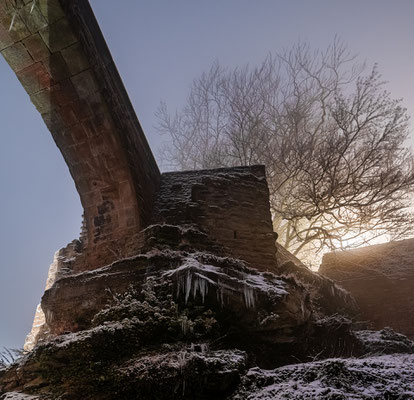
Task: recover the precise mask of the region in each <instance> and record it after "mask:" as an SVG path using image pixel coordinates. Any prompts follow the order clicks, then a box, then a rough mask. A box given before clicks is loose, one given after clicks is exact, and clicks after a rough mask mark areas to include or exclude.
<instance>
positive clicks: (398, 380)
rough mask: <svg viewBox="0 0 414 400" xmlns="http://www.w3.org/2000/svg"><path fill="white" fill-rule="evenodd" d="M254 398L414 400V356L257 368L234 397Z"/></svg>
mask: <svg viewBox="0 0 414 400" xmlns="http://www.w3.org/2000/svg"><path fill="white" fill-rule="evenodd" d="M253 399H254V400H275V399H290V400H305V399H306V400H313V399H315V400H316V399H318V400H319V399H321V400H323V399H330V400H333V399H335V400H368V399H376V400H408V399H414V355H412V354H394V355H383V356H377V357H367V358H361V359H355V358H350V359H328V360H324V361H317V362H309V363H305V364H296V365H289V366H285V367H281V368H278V369H275V370H261V369H259V368H253V369H251V370H249V371H248V373H247V375H246V376H245V378H243V384H242V389H240V390H239V391H238V392H237V394H236V395H234V396H233V397H232V400H253Z"/></svg>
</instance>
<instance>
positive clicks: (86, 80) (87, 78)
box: [71, 70, 99, 99]
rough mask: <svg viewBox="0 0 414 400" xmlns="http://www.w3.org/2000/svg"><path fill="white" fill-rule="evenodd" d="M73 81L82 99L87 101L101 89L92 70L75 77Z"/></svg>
mask: <svg viewBox="0 0 414 400" xmlns="http://www.w3.org/2000/svg"><path fill="white" fill-rule="evenodd" d="M71 81H72V83H73V85H74V86H75V89H76V91H77V93H78V96H79V97H80V98H81V99H87V98H88V96H89V95H90V94H91V93H94V92H96V91H98V89H99V88H98V85H97V83H96V81H95V78H94V76H93V74H92V71H91V70H86V71H83V72H81V73H80V74H78V75H75V76H73V77H72V78H71Z"/></svg>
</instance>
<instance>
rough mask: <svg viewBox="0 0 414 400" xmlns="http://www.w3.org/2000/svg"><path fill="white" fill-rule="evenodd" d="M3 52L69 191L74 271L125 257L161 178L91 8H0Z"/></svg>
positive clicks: (50, 2) (14, 1) (81, 4)
mask: <svg viewBox="0 0 414 400" xmlns="http://www.w3.org/2000/svg"><path fill="white" fill-rule="evenodd" d="M0 51H1V53H2V55H3V56H4V58H5V59H6V61H7V62H8V64H9V65H10V67H11V68H12V69H13V71H14V72H15V73H16V76H17V78H18V79H19V81H20V82H21V84H22V85H23V87H24V89H25V90H26V92H27V93H28V95H29V96H30V99H31V101H32V103H33V104H34V106H35V107H36V108H37V110H38V111H39V113H40V114H41V115H42V118H43V120H44V122H45V123H46V125H47V127H48V129H49V131H50V132H51V134H52V136H53V138H54V140H55V142H56V144H57V146H58V148H59V149H60V151H61V153H62V155H63V157H64V159H65V161H66V163H67V165H68V168H69V171H70V173H71V175H72V177H73V180H74V182H75V185H76V188H77V191H78V193H79V196H80V199H81V203H82V206H83V208H84V226H83V230H82V235H81V244H82V246H83V250H82V254H83V255H85V256H86V260H85V259H84V260H83V262H82V267H80V268H81V269H93V268H96V267H99V266H102V265H104V264H106V263H108V262H111V261H113V260H115V259H117V258H119V256H120V255H122V256H127V255H130V254H131V253H133V252H134V251H135V250H136V248H135V247H134V246H135V245H134V243H135V242H136V235H137V234H138V232H139V231H140V230H141V229H142V228H144V227H145V226H146V225H148V224H149V222H150V219H151V215H152V207H153V203H154V198H155V193H156V190H157V188H158V186H159V182H160V172H159V170H158V167H157V164H156V162H155V160H154V157H153V155H152V152H151V150H150V148H149V145H148V143H147V141H146V138H145V135H144V133H143V131H142V128H141V126H140V124H139V122H138V119H137V117H136V114H135V112H134V110H133V107H132V105H131V102H130V100H129V98H128V95H127V92H126V90H125V88H124V86H123V84H122V80H121V78H120V76H119V74H118V71H117V69H116V67H115V64H114V62H113V60H112V57H111V54H110V52H109V50H108V47H107V46H106V43H105V40H104V38H103V35H102V33H101V31H100V29H99V26H98V23H97V21H96V19H95V17H94V15H93V12H92V10H91V8H90V5H89V3H88V1H87V0H0Z"/></svg>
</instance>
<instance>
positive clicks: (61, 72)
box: [43, 52, 70, 82]
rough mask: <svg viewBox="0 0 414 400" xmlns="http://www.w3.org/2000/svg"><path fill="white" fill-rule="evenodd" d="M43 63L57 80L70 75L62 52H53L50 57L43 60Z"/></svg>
mask: <svg viewBox="0 0 414 400" xmlns="http://www.w3.org/2000/svg"><path fill="white" fill-rule="evenodd" d="M43 63H44V65H45V67H46V68H47V69H48V71H49V73H50V75H51V76H52V78H53V79H54V80H55V81H56V82H60V81H62V80H65V79H68V78H69V77H70V72H69V69H68V67H67V65H66V62H65V60H64V59H63V57H62V54H61V53H60V52H57V53H54V54H51V55H50V57H48V58H46V59H45V60H43Z"/></svg>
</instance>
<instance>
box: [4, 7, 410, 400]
mask: <svg viewBox="0 0 414 400" xmlns="http://www.w3.org/2000/svg"><path fill="white" fill-rule="evenodd" d="M0 52H1V53H2V55H3V56H4V58H5V59H6V61H7V62H8V63H9V65H10V67H11V68H12V69H13V71H14V72H15V73H16V76H17V78H18V79H19V81H20V82H21V84H22V85H23V87H24V89H25V90H26V91H27V93H28V95H29V96H30V99H31V101H32V103H33V104H34V106H35V107H36V108H37V110H38V111H39V112H40V113H41V115H42V118H43V120H44V122H45V123H46V125H47V126H48V128H49V130H50V132H51V134H52V136H53V138H54V140H55V142H56V145H57V146H58V148H59V149H60V151H61V153H62V155H63V157H64V159H65V161H66V163H67V165H68V168H69V171H70V173H71V175H72V177H73V180H74V182H75V186H76V188H77V191H78V193H79V196H80V199H81V203H82V206H83V209H84V222H83V227H82V232H81V236H80V238H79V239H77V240H74V241H73V242H72V243H70V244H69V245H68V246H67V247H66V248H64V249H62V250H60V251H58V252H57V253H56V255H55V259H54V262H53V264H52V265H51V267H50V270H49V276H48V280H47V284H46V291H45V294H44V295H43V297H42V301H41V305H40V306H39V307H38V309H37V311H36V316H35V321H34V324H33V329H32V332H31V333H30V334H29V336H28V338H27V341H26V349H27V350H31V351H29V352H28V353H27V354H26V355H25V356H24V357H23V358H22V359H21V360H19V361H18V362H16V363H15V364H13V365H11V366H10V367H8V368H2V367H1V365H0V396H3V395H4V396H6V397H0V398H5V399H7V398H19V399H39V398H49V399H50V398H52V399H58V398H59V399H79V398H83V399H112V398H119V399H123V398H125V399H130V398H135V397H136V395H137V394H138V393H139V395H140V398H143V399H157V400H162V399H183V398H184V399H210V398H217V399H233V400H240V399H247V398H259V397H254V396H256V394H257V396H259V394H258V393H262V392H261V391H262V390H263V391H264V392H265V391H267V390H270V389H269V388H268V385H271V384H272V382H276V381H277V382H281V380H283V379H282V378H281V377H280V376H278V375H277V374H278V372H277V371H276V372H275V373H274V375H272V374H271V373H268V372H266V371H263V370H261V369H260V368H267V369H268V368H276V367H279V366H281V365H286V364H292V363H296V362H298V361H299V362H307V361H309V360H310V359H313V360H318V359H320V360H326V359H327V358H329V357H350V356H361V357H363V356H367V354H371V353H372V352H379V353H378V354H381V355H383V354H384V353H387V352H400V353H411V352H412V351H413V350H414V345H413V344H412V342H410V341H409V340H408V339H406V338H405V337H403V336H402V335H398V334H395V333H394V332H392V331H388V330H386V331H381V332H371V331H367V330H365V331H362V332H354V330H353V329H354V328H353V325H352V322H351V320H350V318H352V317H355V316H356V315H357V314H358V312H359V309H358V306H357V304H356V303H355V301H354V299H353V297H352V296H351V295H350V294H349V293H348V292H346V291H345V290H344V289H342V288H341V287H339V286H338V285H336V284H335V283H334V282H333V281H332V280H330V279H328V278H325V277H323V276H322V275H319V274H316V273H313V272H311V271H309V270H308V269H307V268H306V267H304V266H303V265H302V264H301V263H300V261H299V260H297V259H296V258H295V257H294V256H292V255H291V254H289V252H287V251H286V250H285V249H283V248H282V247H281V246H280V245H278V246H277V247H276V246H275V240H276V238H277V235H276V234H275V233H274V232H273V228H272V219H271V214H270V207H269V191H268V186H267V182H266V174H265V168H264V167H263V166H260V165H258V166H249V167H235V168H224V169H215V170H203V171H186V172H169V173H163V174H161V173H160V171H159V169H158V167H157V164H156V162H155V160H154V157H153V155H152V152H151V149H150V148H149V146H148V143H147V141H146V139H145V135H144V133H143V131H142V129H141V127H140V124H139V121H138V119H137V116H136V114H135V112H134V110H133V107H132V105H131V102H130V100H129V98H128V95H127V92H126V90H125V88H124V86H123V84H122V80H121V78H120V76H119V74H118V72H117V69H116V67H115V64H114V62H113V60H112V58H111V55H110V52H109V50H108V48H107V46H106V43H105V40H104V38H103V36H102V33H101V31H100V29H99V26H98V23H97V21H96V19H95V17H94V14H93V12H92V10H91V7H90V5H89V3H88V1H87V0H0ZM276 249H278V250H276ZM338 314H341V315H338ZM384 346H385V347H384ZM407 357H408V356H407ZM410 357H411V358H406V359H397V358H395V359H393V360H392V361H390V360H388V359H381V360H373V361H369V362H372V363H376V365H383V366H384V368H385V369H387V370H390V369H392V368H395V369H398V368H401V367H400V365H402V364H404V365H408V364H407V363H408V362H409V363H412V364H413V368H412V370H410V372H409V373H407V382H409V381H410V379H411V378H412V377H413V378H414V357H412V356H410ZM369 360H370V359H369ZM381 363H382V364H381ZM351 364H352V363H351ZM351 364H349V365H348V364H347V365H345V364H341V365H339V364H338V363H337V362H336V361H329V360H328V361H321V363H320V364H315V365H311V366H308V367H306V365H307V364H304V365H305V368H308V369H307V370H306V371H308V372H309V371H310V370H311V369H312V370H314V371H317V372H314V374H313V375H312V376H311V375H309V374H308V372H306V371H305V372H303V373H302V372H299V373H297V374H296V372H295V371H299V370H292V374H293V375H295V374H296V375H295V378H294V380H297V381H298V382H299V380H300V379H302V378H303V376H305V375H306V376H308V375H309V376H308V377H307V378H306V379H308V381H309V382H319V384H321V385H322V383H321V382H322V381H323V380H322V381H321V379H319V378H320V374H321V373H322V374H325V375H326V376H327V377H328V378H329V377H330V378H329V379H331V378H332V376H331V375H329V371H339V372H338V373H342V374H343V377H344V382H345V381H346V379H350V378H349V376H350V372H349V371H351V370H355V369H358V368H359V369H361V371H362V372H361V373H359V375H358V376H357V377H355V378H354V379H355V380H356V381H358V382H359V380H361V376H363V375H364V373H365V371H366V369H367V368H368V369H369V367H367V365H368V364H366V363H365V364H363V365H359V366H358V365H354V364H352V365H351ZM348 367H349V368H350V370H349V371H348V369H347V368H348ZM301 368H302V367H301ZM300 371H302V370H300ZM321 371H322V372H321ZM326 371H328V372H326ZM281 373H282V375H283V376H284V377H288V376H290V375H289V374H286V373H285V372H281ZM307 374H308V375H307ZM318 374H319V375H318ZM293 375H292V376H293ZM384 376H385V375H384ZM345 377H346V379H345ZM393 377H395V374H394V375H392V374H391V373H390V374H389V376H388V375H387V376H386V377H385V378H382V380H381V381H378V382H377V381H375V382H374V383H375V385H374V384H373V383H372V382H373V381H372V380H371V381H366V382H365V381H364V382H362V383H361V382H360V383H361V384H363V385H368V386H369V385H371V386H372V385H374V386H375V390H382V389H381V388H388V387H389V386H390V385H391V384H392V382H393V379H394V378H393ZM289 379H293V378H289ZM306 379H305V381H301V382H302V383H303V385H306V384H307V383H309V382H308V381H306ZM329 379H328V380H327V381H326V382H325V381H323V382H325V383H323V385H325V384H326V385H327V389H326V388H325V389H323V390H324V393H325V394H326V396H328V397H318V398H333V397H329V396H330V393H331V389H330V388H331V387H336V386H338V385H339V383H338V382H337V381H336V380H335V379H334V380H333V381H332V379H331V380H329ZM287 383H288V384H289V385H288V386H289V387H290V386H292V385H291V384H290V383H291V382H290V381H288V382H287ZM335 385H336V386H335ZM407 385H409V383H408V384H406V383H405V381H401V380H400V381H399V382H398V391H399V392H398V393H403V392H402V391H405V390H406V387H408V386H407ZM299 386H300V385H299ZM299 386H297V385H296V388H297V387H299ZM345 389H346V390H345ZM345 389H344V390H343V391H342V392H341V393H346V396H348V394H349V395H352V393H353V392H352V390H354V389H352V388H349V387H347V388H345ZM271 390H273V391H275V390H276V389H274V388H272V389H271ZM277 390H279V389H277ZM281 390H282V389H281ZM283 390H285V389H283ZM295 390H296V389H295ZM326 390H328V391H326ZM335 390H336V389H335ZM384 390H385V389H384ZM387 390H388V389H387ZM407 390H408V389H407ZM15 392H19V393H25V394H21V395H20V394H19V395H18V396H21V397H13V396H14V394H13V393H15ZM264 392H263V393H264ZM255 393H256V394H255ZM263 393H262V394H263ZM274 393H276V392H274ZM277 393H279V392H277ZM283 393H286V391H284V392H283ZM404 393H405V392H404ZM10 396H11V397H10ZM38 396H39V397H38ZM248 396H253V397H248ZM263 396H265V394H263ZM275 396H276V395H275ZM344 396H345V395H344ZM260 398H263V399H265V398H268V397H260ZM269 398H278V397H269ZM288 398H298V399H299V398H302V397H293V395H292V396H290V395H288ZM336 398H347V397H336ZM355 398H356V397H355Z"/></svg>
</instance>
